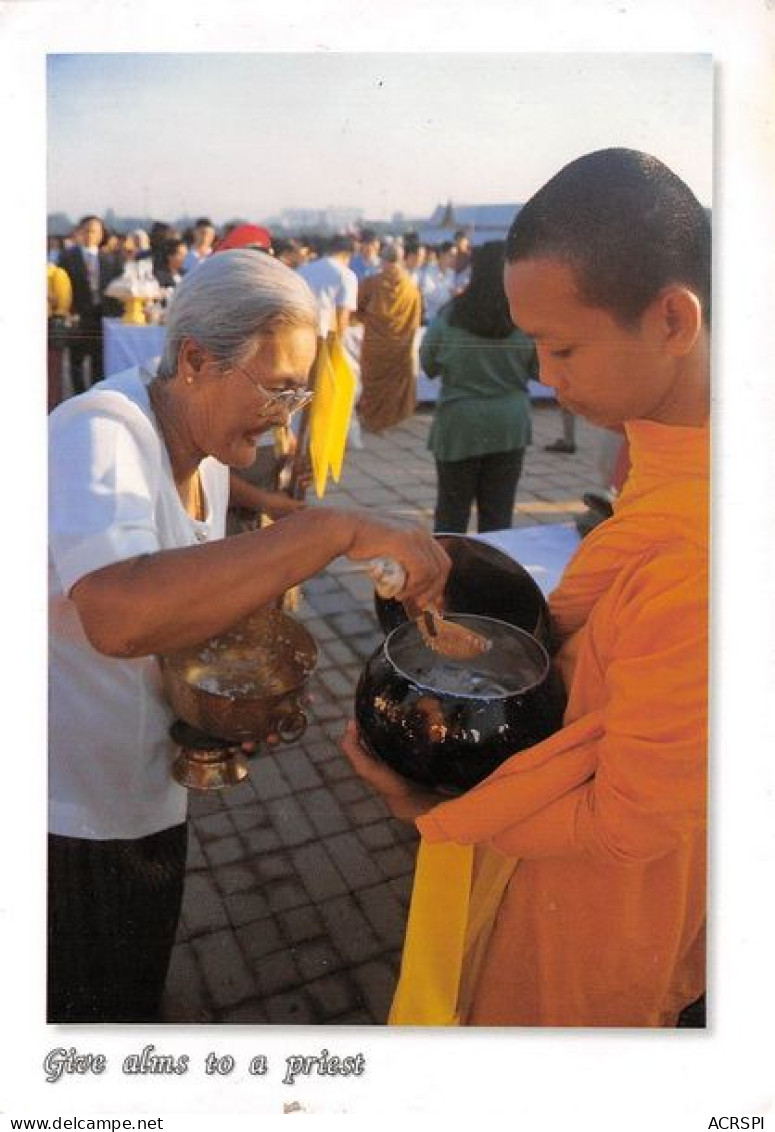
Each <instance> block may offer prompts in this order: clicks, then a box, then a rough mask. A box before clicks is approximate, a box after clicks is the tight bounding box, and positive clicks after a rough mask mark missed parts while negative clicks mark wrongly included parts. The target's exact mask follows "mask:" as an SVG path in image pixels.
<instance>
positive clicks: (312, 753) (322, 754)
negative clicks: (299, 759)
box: [304, 732, 337, 773]
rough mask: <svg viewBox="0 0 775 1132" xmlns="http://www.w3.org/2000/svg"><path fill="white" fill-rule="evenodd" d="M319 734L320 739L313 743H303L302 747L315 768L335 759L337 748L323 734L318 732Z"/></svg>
mask: <svg viewBox="0 0 775 1132" xmlns="http://www.w3.org/2000/svg"><path fill="white" fill-rule="evenodd" d="M319 734H320V735H321V738H320V739H318V740H316V741H315V742H314V743H305V745H304V749H305V751H306V752H307V754H308V755H309V757H310V759H311V760H312V762H313V763H315V765H316V766H320V764H321V763H325V762H328V760H329V759H332V758H335V757H336V754H337V747H336V745H335V744H334V743H332V742H331V739H330V737H329V736H328V735H324V733H323V732H319ZM321 773H322V771H321Z"/></svg>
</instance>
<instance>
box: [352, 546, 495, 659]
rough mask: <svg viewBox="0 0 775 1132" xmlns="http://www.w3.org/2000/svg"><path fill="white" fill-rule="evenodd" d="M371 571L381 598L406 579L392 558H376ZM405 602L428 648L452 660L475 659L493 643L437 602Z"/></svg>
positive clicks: (398, 587) (401, 586) (399, 566)
mask: <svg viewBox="0 0 775 1132" xmlns="http://www.w3.org/2000/svg"><path fill="white" fill-rule="evenodd" d="M369 575H370V577H371V578H372V580H373V582H374V588H375V589H376V591H377V593H378V594H379V596H380V597H381V598H392V597H395V596H396V594H397V593H400V591H401V590H402V589H403V587H404V583H405V582H406V572H405V570H404V568H403V566H401V565H400V563H398V562H395V561H394V560H393V559H392V558H375V559H374V561H373V562H372V563H371V565H370V567H369ZM403 604H404V609H405V610H406V614H407V616H408V617H409V619H410V620H411V621H413V622H414V623H415V625H416V626H417V628H418V630H419V633H420V636H421V637H422V639H423V642H424V643H425V645H426V646H427V648H429V649H431V650H432V651H433V652H436V653H439V654H440V655H441V656H447V657H450V658H451V659H453V660H472V659H473V657H475V656H480V655H481V654H482V653H483V652H487V651H488V650H489V649H490V648H491V647H492V641H491V640H490V639H489V638H488V637H485V636H483V635H482V634H481V633H475V632H473V631H472V630H471V629H466V628H465V627H464V626H463V625H458V624H456V623H455V622H454V621H447V620H445V618H444V617H443V616H442V614H441V612H440V611H439V610H438V609H437V608H436V606H433V605H431V606H427V607H426V608H425V609H419V608H418V607H417V606H416V604H415V603H414V602H412V601H406V602H404V603H403Z"/></svg>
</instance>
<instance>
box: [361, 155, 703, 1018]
mask: <svg viewBox="0 0 775 1132" xmlns="http://www.w3.org/2000/svg"><path fill="white" fill-rule="evenodd" d="M506 260H507V262H506V268H505V286H506V292H507V294H508V298H509V304H510V309H511V314H512V317H513V319H514V322H515V323H516V324H518V325H519V326H520V327H522V328H523V329H524V331H525V333H527V334H529V335H530V337H531V338H533V339H534V340H535V342H536V347H537V351H538V357H539V362H540V370H541V380H542V381H543V382H546V383H547V384H548V385H550V386H552V387H553V388H554V389H555V390H556V393H557V398H558V400H559V403H560V405H561V406H563V407H564V408H567V409H569V410H571V411H572V412H573V413H576V414H580V415H582V416H585V417H586V418H587V419H588V420H590V421H592V422H593V423H594V424H597V425H601V426H603V427H606V428H617V427H620V426H623V427H624V429H625V431H626V434H627V438H628V442H629V449H630V459H631V462H632V466H631V471H630V474H629V476H628V479H627V482H626V484H625V486H624V489H623V491H622V493H621V495H620V496H619V498H618V500H617V501H616V503H615V504H614V514H613V516H612V518H610V519H608V520H606V521H605V522H603V523H601V524H600V525H599V526H597V527H596V528H595V529H594V530H593V531H592V532H591V533H590V534H589V535H587V537H586V538H585V539H584V541H583V542H582V543H581V544H580V547H579V549H578V551H577V553H576V555H575V557H574V558H573V559H572V560H571V562H570V563H569V565H568V567H567V569H566V571H565V574H564V576H563V578H562V580H561V582H560V584H559V586H558V587H557V589H556V590H555V591H554V593H553V594H552V595H551V597H550V609H551V613H552V616H553V621H554V628H555V630H556V632H557V635H558V638H559V640H560V646H559V650H558V652H557V655H556V663H557V664H558V666H559V668H560V671H561V672H562V674H563V677H564V680H565V683H566V688H567V691H568V703H567V709H566V714H565V719H564V725H563V727H562V728H561V729H560V730H559V731H558V732H557V733H556V734H554V735H553V736H551V737H550V738H549V739H547V740H545V741H544V742H542V743H540V744H538V745H536V746H534V747H532V748H530V749H529V750H527V751H524V752H521V753H518V754H515V755H514V756H512V757H511V758H510V759H508V760H507V761H506V762H505V763H504V764H503V765H502V766H501V767H499V768H498V770H497V771H495V772H494V773H493V774H492V775H490V777H489V778H487V779H486V780H485V781H484V782H482V783H480V784H479V785H478V786H477V787H475V788H474V789H472V790H471V791H469V792H468V793H467V794H465V795H463V796H461V797H459V798H456V799H454V800H450V801H441V802H439V799H438V797H434V796H433V795H431V794H428V793H424V792H422V791H420V790H418V789H417V788H415V787H414V786H412V785H410V784H408V783H407V782H405V781H404V780H402V779H400V778H399V777H398V776H397V775H395V774H394V773H393V772H392V771H390V770H389V769H388V768H387V767H385V766H382V765H381V764H378V763H377V762H376V761H374V760H372V759H370V758H369V757H368V755H367V754H366V753H365V751H364V750H363V749H362V748H361V747H360V745H359V744H358V742H357V738H356V735H355V732H354V729H353V728H352V727H351V728H350V730H349V731H348V733H347V735H346V736H345V739H344V740H343V748H344V750H345V753H346V754H347V755H348V757H349V758H350V759H351V761H352V763H353V765H354V766H355V768H356V769H357V770H358V771H359V773H361V774H362V776H363V777H364V778H365V779H366V780H367V781H369V782H371V784H372V785H373V786H374V787H375V788H376V789H377V790H378V791H380V793H381V794H382V795H383V797H384V799H385V800H386V802H387V804H388V805H389V807H390V808H391V810H392V812H393V813H394V814H395V815H396V816H398V817H403V818H405V819H406V820H412V821H416V823H417V826H418V827H419V830H420V832H421V834H422V840H421V842H420V848H419V852H418V863H417V871H416V875H415V884H414V891H413V896H412V906H411V910H410V917H409V924H408V929H407V938H406V942H405V947H404V954H403V960H402V970H401V978H400V981H399V986H398V989H397V992H396V996H395V999H394V1002H393V1008H392V1011H391V1016H390V1021H391V1022H393V1023H395V1024H408V1025H472V1026H630V1027H673V1026H676V1025H677V1024H678V1023H679V1016H680V1017H681V1024H682V1025H684V1024H686V1025H700V1026H701V1025H704V1020H700V1021H697V1020H696V1019H697V1018H698V1017H699V1018H702V1015H701V1014H699V1007H698V1004H699V1003H700V1000H701V998H702V996H703V994H704V990H705V938H704V927H705V883H706V873H705V850H706V754H707V751H706V745H707V736H706V716H707V603H708V480H709V473H708V447H709V445H708V418H709V408H710V391H709V383H710V372H709V371H710V364H709V352H710V343H709V333H710V328H709V322H710V225H709V220H708V217H707V215H706V213H705V210H704V209H703V208H702V207H701V205H700V204H699V202H698V201H697V200H696V198H695V197H694V196H693V194H692V193H691V191H690V190H689V188H688V187H687V186H686V185H685V184H684V183H683V182H682V181H681V180H680V179H679V178H678V177H677V176H675V174H673V173H672V172H671V171H670V170H669V169H667V168H666V167H665V166H664V165H663V164H661V162H659V161H657V160H656V159H655V158H653V157H650V156H648V155H646V154H643V153H638V152H635V151H631V150H624V149H610V150H603V151H600V152H596V153H592V154H588V155H586V156H584V157H581V158H579V159H578V160H576V161H574V162H572V163H571V164H570V165H568V166H566V167H565V168H564V169H562V170H561V171H560V172H559V173H558V174H557V175H556V176H555V177H553V178H552V179H551V180H550V181H549V182H548V183H547V184H546V185H545V186H544V187H543V188H542V189H541V190H540V191H539V192H538V193H536V195H535V196H534V197H533V198H532V199H531V200H530V201H529V202H528V203H527V204H526V205H525V206H524V207H523V209H522V210H521V211H520V213H519V214H518V216H517V218H516V220H515V221H514V223H513V225H512V227H511V230H510V232H509V237H508V242H507V251H506ZM687 1008H691V1009H692V1010H695V1014H694V1019H695V1021H692V1022H690V1021H687V1018H688V1017H689V1014H687Z"/></svg>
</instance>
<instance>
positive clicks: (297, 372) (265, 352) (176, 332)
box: [48, 250, 448, 1022]
mask: <svg viewBox="0 0 775 1132" xmlns="http://www.w3.org/2000/svg"><path fill="white" fill-rule="evenodd" d="M317 319H318V314H317V308H316V305H315V301H314V299H313V297H312V295H311V292H310V291H309V289H308V288H307V286H306V284H305V283H304V282H303V280H301V279H300V278H299V277H298V276H297V275H296V274H295V273H294V272H293V271H291V270H290V269H289V268H287V267H285V266H284V265H283V264H281V263H279V262H277V261H275V260H273V259H272V258H270V257H269V256H264V255H257V254H256V252H254V251H244V250H242V251H230V252H224V253H223V254H221V255H218V256H213V257H212V258H211V259H208V260H207V261H206V262H204V263H203V264H202V265H201V266H200V267H199V269H198V270H197V271H195V272H192V274H191V275H190V276H189V277H188V278H186V279H185V280H184V281H183V283H182V284H181V285H180V288H179V291H178V294H177V296H176V299H175V304H174V306H173V307H172V308H171V311H170V319H169V323H168V326H167V334H166V341H165V347H164V352H163V355H162V359H161V363H160V365H159V369H158V373H157V374H156V376H154V377H151V376H150V375H149V374H144V373H143V372H142V371H140V370H138V369H132V370H128V371H126V372H124V373H121V374H118V375H116V376H114V377H111V378H109V379H108V380H106V381H103V382H101V383H100V384H99V385H98V386H97V387H96V388H94V389H92V390H90V391H89V392H88V393H86V394H84V395H83V396H80V397H74V398H71V399H70V400H69V401H67V402H65V403H64V404H62V405H60V406H59V407H58V408H57V409H56V411H55V412H54V413H53V414H52V415H51V417H50V490H51V498H50V507H49V511H50V554H49V562H50V565H49V572H50V593H51V608H50V657H51V668H50V776H49V777H50V785H51V801H50V819H51V821H50V829H51V837H50V864H49V1006H48V1011H49V1020H50V1021H72V1022H86V1021H93V1022H96V1021H143V1020H152V1019H153V1018H155V1017H156V1016H157V1013H158V1007H159V1001H160V997H161V993H162V989H163V984H164V979H165V975H166V969H167V965H168V962H169V956H170V951H171V947H172V943H173V940H174V935H175V929H176V925H177V920H178V915H179V910H180V901H181V895H182V886H183V876H184V870H185V855H186V824H185V822H186V791H185V790H184V789H183V788H182V787H180V786H179V785H178V784H177V783H176V782H175V781H174V780H173V779H172V777H171V774H170V763H171V759H172V757H173V756H174V750H173V745H172V741H171V739H170V738H169V735H168V728H169V725H170V723H171V720H172V715H171V712H170V710H169V708H168V707H167V705H166V703H165V701H164V699H163V697H162V694H161V690H160V681H159V673H158V669H157V662H156V660H155V657H156V655H157V654H161V653H165V652H168V651H170V650H173V649H177V648H181V647H184V646H186V645H192V644H195V643H197V642H199V641H202V640H204V639H206V638H207V637H210V636H211V635H213V634H215V633H218V632H221V631H223V630H224V629H226V628H227V627H229V626H230V625H232V624H234V623H235V622H236V621H238V620H239V619H240V618H242V617H243V616H245V615H247V614H248V613H250V612H251V611H252V610H254V609H256V608H257V607H260V606H263V605H266V604H268V603H270V602H272V601H273V600H274V599H275V598H277V597H278V596H279V595H280V594H282V593H283V592H284V591H285V590H287V589H289V588H290V587H291V586H293V585H295V584H296V583H298V582H300V581H302V580H303V579H305V578H308V577H309V576H310V575H312V574H314V573H315V572H316V571H318V570H320V569H321V568H323V567H324V566H325V565H326V564H327V563H328V562H330V561H331V560H332V559H333V558H335V557H337V556H338V555H347V556H348V557H350V558H351V559H357V560H360V559H369V558H371V557H373V556H377V555H389V556H391V557H393V558H396V559H398V560H399V561H400V562H401V563H402V564H403V565H404V567H405V568H406V570H407V575H408V580H407V584H406V595H407V596H412V597H415V598H416V599H418V600H419V601H420V602H423V603H424V602H427V601H431V600H434V599H436V598H437V597H438V596H439V594H440V593H441V590H442V588H443V585H444V581H445V577H446V572H447V568H448V561H447V559H446V556H445V555H444V554H443V552H441V551H440V550H439V548H438V547H437V546H436V544H435V543H434V542H433V539H432V538H431V537H430V535H428V534H426V533H424V532H423V531H421V530H420V529H419V528H414V527H408V526H406V525H399V524H397V523H395V522H393V521H388V520H380V519H377V518H375V517H374V516H373V514H371V513H366V512H363V511H356V510H352V511H350V510H336V509H333V508H316V509H311V510H301V511H298V512H296V513H294V514H292V515H290V516H288V517H287V518H285V519H283V520H282V521H281V522H279V523H275V524H273V525H272V526H271V527H269V528H266V529H264V530H259V531H254V532H249V533H247V534H244V535H241V536H239V537H237V538H233V539H224V538H223V537H222V536H223V534H224V525H225V516H226V509H227V506H228V502H229V468H244V467H247V466H249V465H250V464H251V462H252V461H253V460H254V458H255V454H256V442H257V439H258V437H259V435H260V434H261V433H262V432H264V431H265V430H266V429H269V428H271V427H273V426H275V425H277V424H282V423H285V422H287V420H288V417H289V415H290V413H291V412H292V411H293V410H294V408H296V407H298V406H299V405H300V404H301V403H302V402H303V401H304V399H305V396H306V380H307V375H308V373H309V369H310V366H311V364H312V361H313V358H314V355H315V335H316V326H317Z"/></svg>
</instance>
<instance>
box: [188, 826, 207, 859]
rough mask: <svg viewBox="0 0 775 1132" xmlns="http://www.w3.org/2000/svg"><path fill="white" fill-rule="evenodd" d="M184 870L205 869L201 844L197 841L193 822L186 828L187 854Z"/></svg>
mask: <svg viewBox="0 0 775 1132" xmlns="http://www.w3.org/2000/svg"><path fill="white" fill-rule="evenodd" d="M186 868H187V869H189V870H191V869H206V868H207V858H206V857H205V855H204V853H203V852H202V843H201V841H200V840H199V837H198V835H197V832H196V829H195V827H194V823H193V822H190V823H189V827H188V853H187V854H186Z"/></svg>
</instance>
